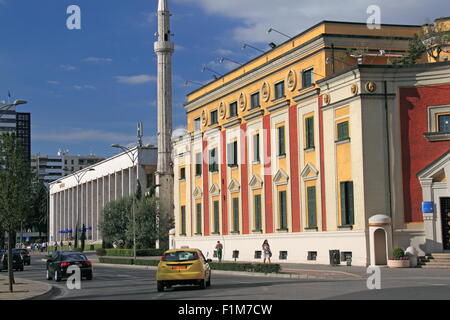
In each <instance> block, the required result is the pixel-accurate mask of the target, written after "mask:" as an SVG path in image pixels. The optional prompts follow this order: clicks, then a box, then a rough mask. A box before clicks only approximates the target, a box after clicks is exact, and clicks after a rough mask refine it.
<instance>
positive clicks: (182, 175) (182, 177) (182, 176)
mask: <svg viewBox="0 0 450 320" xmlns="http://www.w3.org/2000/svg"><path fill="white" fill-rule="evenodd" d="M185 179H186V168H180V180H185Z"/></svg>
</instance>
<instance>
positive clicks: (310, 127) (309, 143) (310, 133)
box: [306, 117, 314, 149]
mask: <svg viewBox="0 0 450 320" xmlns="http://www.w3.org/2000/svg"><path fill="white" fill-rule="evenodd" d="M313 147H314V117H309V118H307V119H306V148H307V149H310V148H313Z"/></svg>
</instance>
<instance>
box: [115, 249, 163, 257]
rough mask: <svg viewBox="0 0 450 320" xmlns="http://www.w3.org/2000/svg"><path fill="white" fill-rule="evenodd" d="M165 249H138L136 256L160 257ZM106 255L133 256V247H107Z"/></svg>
mask: <svg viewBox="0 0 450 320" xmlns="http://www.w3.org/2000/svg"><path fill="white" fill-rule="evenodd" d="M164 251H166V250H164V249H138V250H136V256H138V257H159V256H162V255H163V253H164ZM106 255H107V256H111V257H132V256H133V255H134V252H133V249H106Z"/></svg>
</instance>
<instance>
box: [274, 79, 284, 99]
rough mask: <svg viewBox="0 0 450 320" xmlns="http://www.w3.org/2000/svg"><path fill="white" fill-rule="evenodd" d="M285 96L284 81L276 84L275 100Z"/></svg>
mask: <svg viewBox="0 0 450 320" xmlns="http://www.w3.org/2000/svg"><path fill="white" fill-rule="evenodd" d="M281 98H284V81H281V82H278V83H276V84H275V100H277V99H281Z"/></svg>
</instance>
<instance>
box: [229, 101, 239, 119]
mask: <svg viewBox="0 0 450 320" xmlns="http://www.w3.org/2000/svg"><path fill="white" fill-rule="evenodd" d="M237 114H238V108H237V102H233V103H230V118H232V117H236V116H237Z"/></svg>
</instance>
